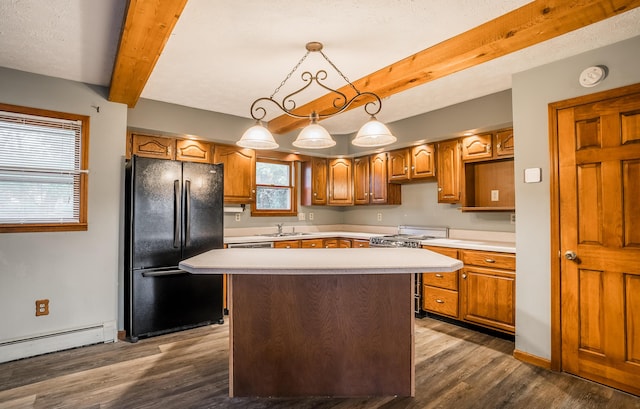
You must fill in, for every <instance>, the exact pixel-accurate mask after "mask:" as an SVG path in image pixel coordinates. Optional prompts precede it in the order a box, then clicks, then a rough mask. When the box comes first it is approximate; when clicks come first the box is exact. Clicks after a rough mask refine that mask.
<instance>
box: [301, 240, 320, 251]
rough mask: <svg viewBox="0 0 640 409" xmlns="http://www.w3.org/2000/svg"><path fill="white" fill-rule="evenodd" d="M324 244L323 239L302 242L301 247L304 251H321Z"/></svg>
mask: <svg viewBox="0 0 640 409" xmlns="http://www.w3.org/2000/svg"><path fill="white" fill-rule="evenodd" d="M323 244H324V240H322V239H307V240H301V241H300V247H302V248H304V249H321V248H322V247H323Z"/></svg>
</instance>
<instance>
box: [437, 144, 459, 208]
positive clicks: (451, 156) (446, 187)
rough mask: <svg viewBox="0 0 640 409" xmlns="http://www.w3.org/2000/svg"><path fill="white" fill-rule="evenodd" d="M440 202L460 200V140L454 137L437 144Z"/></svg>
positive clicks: (456, 201)
mask: <svg viewBox="0 0 640 409" xmlns="http://www.w3.org/2000/svg"><path fill="white" fill-rule="evenodd" d="M437 154H438V160H437V166H438V168H437V172H436V175H437V178H438V203H458V202H459V201H460V196H461V194H460V192H461V191H460V171H461V167H460V141H459V140H458V139H452V140H448V141H443V142H438V145H437Z"/></svg>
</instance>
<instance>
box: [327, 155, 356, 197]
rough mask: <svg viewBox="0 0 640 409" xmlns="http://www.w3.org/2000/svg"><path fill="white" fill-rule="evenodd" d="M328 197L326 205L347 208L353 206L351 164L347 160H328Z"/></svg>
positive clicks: (349, 160)
mask: <svg viewBox="0 0 640 409" xmlns="http://www.w3.org/2000/svg"><path fill="white" fill-rule="evenodd" d="M328 166H329V173H328V175H329V180H328V191H329V197H328V200H327V204H330V205H338V206H348V205H352V204H353V163H352V162H351V159H349V158H336V159H331V160H329V165H328Z"/></svg>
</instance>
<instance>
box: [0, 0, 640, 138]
mask: <svg viewBox="0 0 640 409" xmlns="http://www.w3.org/2000/svg"><path fill="white" fill-rule="evenodd" d="M525 3H527V1H524V0H502V1H493V0H429V1H427V0H424V1H411V0H368V1H366V2H365V1H362V0H315V1H308V0H298V1H295V0H291V1H282V0H279V1H269V2H265V1H263V0H244V1H233V0H216V1H212V0H189V1H188V3H187V5H186V7H185V10H184V12H183V14H182V16H181V17H180V20H179V21H178V23H177V25H176V27H175V29H174V32H173V34H172V36H171V38H170V39H169V41H168V42H167V45H166V47H165V50H164V52H163V54H162V55H161V57H160V59H159V61H158V63H157V66H156V68H155V70H154V72H153V73H152V75H151V77H150V78H149V81H148V83H147V85H146V87H145V89H144V90H143V93H142V97H143V98H149V99H154V100H159V101H165V102H170V103H175V104H180V105H185V106H189V107H195V108H200V109H205V110H210V111H216V112H221V113H226V114H232V115H237V116H242V117H247V118H249V117H250V115H249V107H250V105H251V103H252V102H253V100H255V99H256V98H259V97H265V96H269V95H271V93H272V92H273V90H274V89H275V88H276V87H277V86H278V85H279V84H280V83H281V81H282V80H283V79H284V78H285V77H286V75H287V74H288V73H289V71H290V70H291V69H292V68H293V66H294V65H295V64H296V63H297V62H298V60H299V59H300V58H301V57H302V56H303V55H304V53H305V52H306V51H305V49H304V45H305V44H306V43H307V42H308V41H320V42H322V43H323V44H324V52H325V54H326V55H327V56H328V57H329V58H330V59H331V60H332V61H333V62H334V63H335V64H336V66H337V67H338V68H339V69H340V70H341V71H342V72H343V73H344V74H345V75H346V76H347V77H348V78H349V79H350V80H356V79H358V78H360V77H363V76H365V75H366V74H368V73H371V72H373V71H376V70H378V69H380V68H383V67H384V66H386V65H389V64H391V63H393V62H395V61H397V60H400V59H402V58H404V57H407V56H409V55H411V54H413V53H416V52H418V51H421V50H423V49H425V48H428V47H429V46H431V45H434V44H436V43H438V42H441V41H443V40H445V39H447V38H450V37H452V36H455V35H457V34H460V33H462V32H464V31H466V30H469V29H471V28H473V27H475V26H477V25H479V24H482V23H484V22H486V21H488V20H491V19H493V18H495V17H498V16H499V15H502V14H504V13H506V12H508V11H510V10H513V9H515V8H518V7H520V6H522V5H524V4H525ZM124 10H125V0H47V1H42V0H0V66H3V67H8V68H14V69H18V70H23V71H28V72H34V73H38V74H44V75H50V76H54V77H61V78H66V79H71V80H75V81H81V82H86V83H90V84H98V85H104V86H108V85H109V82H110V78H111V71H112V68H113V62H114V57H115V53H116V51H117V44H118V39H119V35H120V29H121V26H122V20H123V15H124ZM637 35H640V9H635V10H632V11H630V12H627V13H625V14H623V15H621V16H618V17H615V18H612V19H609V20H606V21H603V22H600V23H597V24H594V25H591V26H589V27H586V28H584V29H581V30H578V31H575V32H573V33H569V34H567V35H564V36H562V37H559V38H556V39H554V40H550V41H547V42H545V43H543V44H539V45H537V46H534V47H531V48H528V49H526V50H522V51H519V52H516V53H513V54H511V55H509V56H506V57H502V58H500V59H496V60H494V61H491V62H488V63H485V64H482V65H480V66H477V67H474V68H471V69H468V70H465V71H462V72H460V73H457V74H454V75H451V76H449V77H446V78H444V79H440V80H437V81H433V82H430V83H427V84H425V85H422V86H419V87H416V88H413V89H411V90H409V91H405V92H403V93H401V94H396V95H394V96H392V97H390V98H386V99H385V100H384V102H383V108H382V112H381V113H380V114H379V115H378V118H379V119H380V120H382V121H385V122H392V121H396V120H399V119H403V118H406V117H409V116H413V115H417V114H420V113H424V112H429V111H432V110H434V109H438V108H442V107H445V106H448V105H451V104H455V103H458V102H462V101H466V100H469V99H472V98H477V97H480V96H484V95H487V94H491V93H494V92H498V91H502V90H505V89H508V88H510V87H511V75H512V74H513V73H514V72H519V71H523V70H527V69H529V68H532V67H535V66H539V65H542V64H546V63H549V62H553V61H556V60H559V59H562V58H566V57H568V56H571V55H575V54H578V53H581V52H584V51H587V50H589V49H592V48H597V47H602V46H604V45H608V44H611V43H614V42H617V41H621V40H624V39H627V38H631V37H634V36H637ZM321 68H325V69H326V70H327V72H328V74H329V80H330V81H328V82H329V84H330V85H332V86H336V87H339V86H342V85H344V82H341V81H339V80H340V79H341V78H340V77H339V75H338V74H337V73H336V72H335V71H333V69H331V68H330V67H328V66H326V64H324V61H323V60H322V59H321V56H319V55H318V54H311V55H310V56H309V57H308V58H307V60H306V61H305V63H304V64H303V66H302V67H301V69H300V70H299V71H298V72H297V73H296V74H294V76H292V77H291V78H290V79H289V81H288V82H287V87H285V88H284V89H283V90H282V91H281V92H280V93H278V95H277V96H281V97H282V96H284V95H286V91H288V90H293V89H295V88H298V87H299V86H301V85H302V82H301V80H300V76H299V73H301V71H302V70H309V71H312V72H315V71H317V70H318V69H321ZM317 95H319V94H313V93H312V94H310V95H309V98H312V97H315V96H317ZM299 102H300V103H304V102H307V101H299ZM280 113H281V112H279V111H276V110H274V111H272V112H270V114H269V115H268V116H267V119H271V118H274V117H276V116H279V115H280ZM366 119H367V116H366V115H365V114H364V112H363V111H362V110H361V109H355V110H353V111H350V112H347V113H344V114H342V115H339V116H337V117H334V118H332V119H329V120H326V121H324V122H323V124H324V125H325V126H326V127H327V129H328V130H329V131H330V132H332V133H337V134H342V133H349V132H353V131H354V130H356V129H357V128H358V127H359V126H360V125H361V124H362V122H363V121H365V120H366Z"/></svg>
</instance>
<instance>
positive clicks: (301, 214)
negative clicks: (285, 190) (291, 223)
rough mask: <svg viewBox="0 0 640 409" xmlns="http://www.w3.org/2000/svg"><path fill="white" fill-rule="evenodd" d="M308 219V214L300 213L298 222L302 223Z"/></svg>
mask: <svg viewBox="0 0 640 409" xmlns="http://www.w3.org/2000/svg"><path fill="white" fill-rule="evenodd" d="M305 219H306V214H304V213H298V220H300V221H301V222H302V221H304V220H305Z"/></svg>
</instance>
